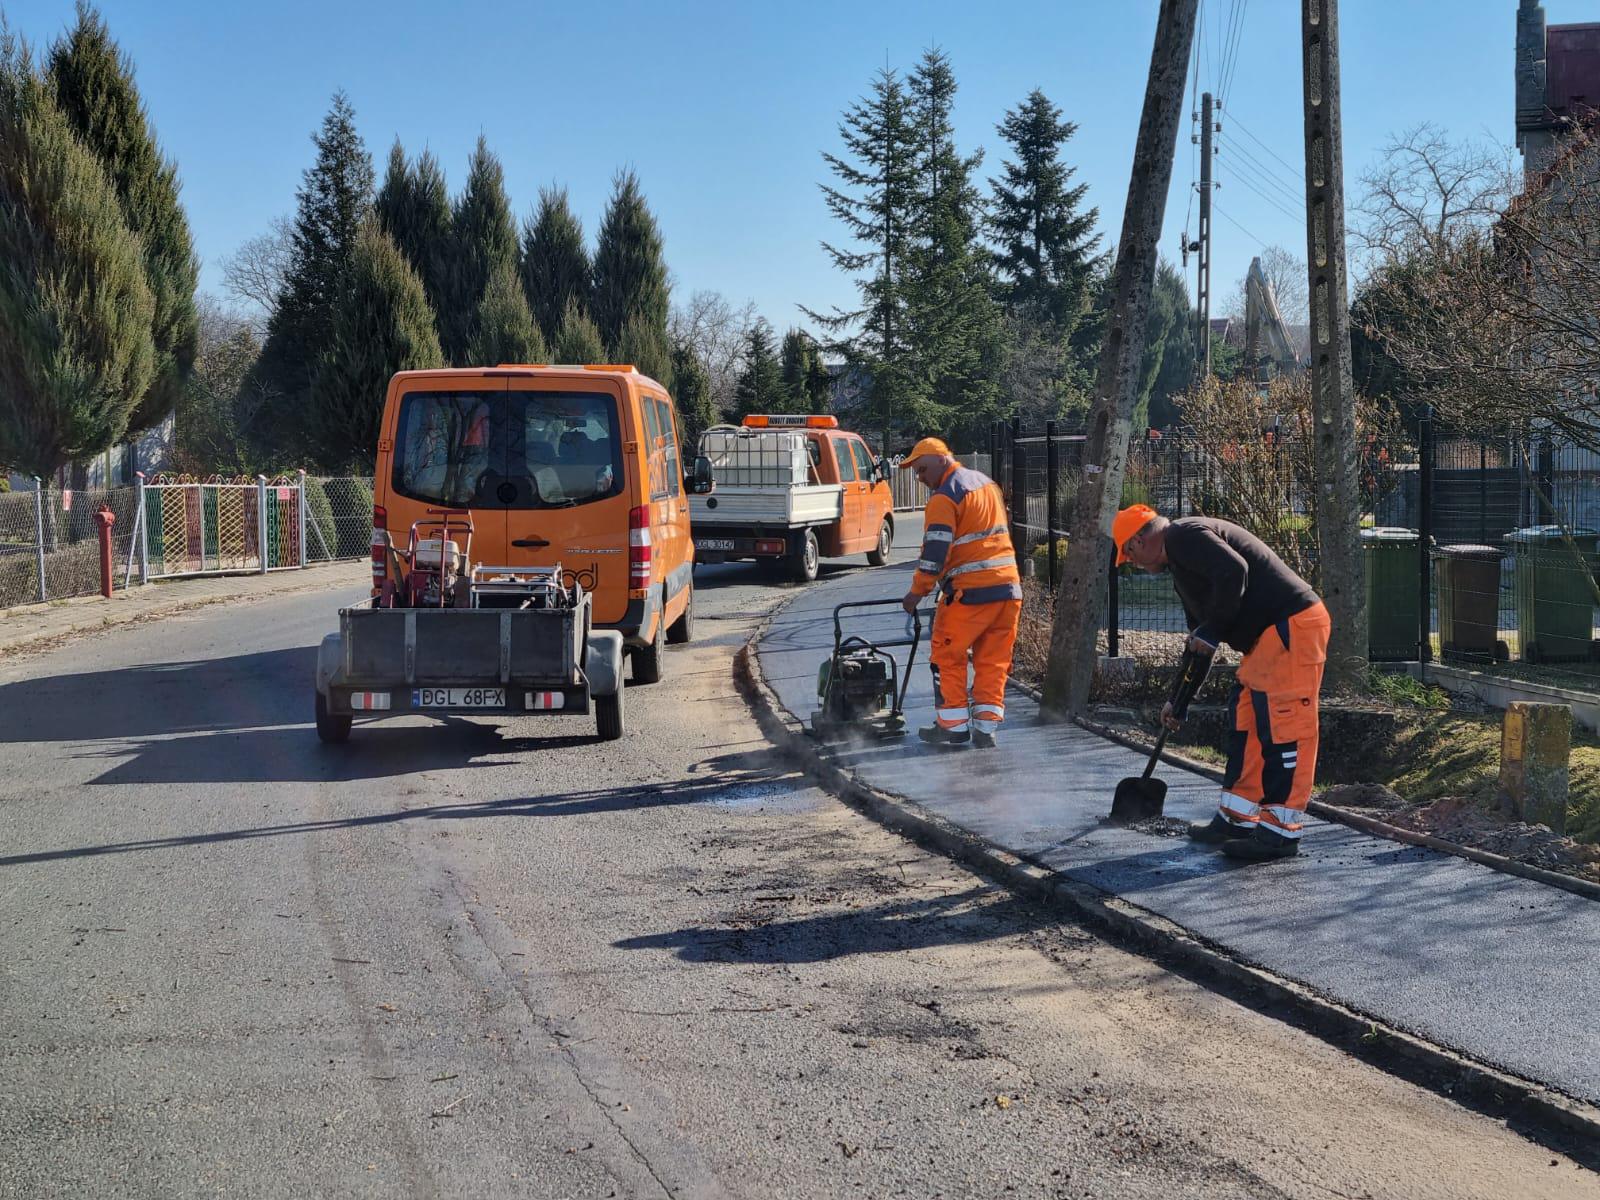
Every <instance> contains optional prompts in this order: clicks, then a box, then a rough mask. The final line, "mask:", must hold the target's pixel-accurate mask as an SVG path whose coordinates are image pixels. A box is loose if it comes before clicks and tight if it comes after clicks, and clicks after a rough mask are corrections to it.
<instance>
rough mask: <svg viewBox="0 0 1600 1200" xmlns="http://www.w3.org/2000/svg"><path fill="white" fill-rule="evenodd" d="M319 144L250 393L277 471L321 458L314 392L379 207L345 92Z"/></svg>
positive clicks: (260, 438) (260, 440)
mask: <svg viewBox="0 0 1600 1200" xmlns="http://www.w3.org/2000/svg"><path fill="white" fill-rule="evenodd" d="M312 143H313V144H314V145H315V146H316V148H317V160H316V162H315V163H314V164H312V166H310V167H309V168H307V169H306V172H305V176H304V178H303V180H302V181H301V184H300V189H299V191H298V192H297V193H296V197H297V200H298V209H297V211H296V214H295V222H294V260H293V262H292V263H291V264H290V267H289V274H288V278H287V279H286V280H285V283H284V289H283V294H282V295H281V296H280V297H279V298H278V306H277V307H276V308H275V309H274V310H273V312H272V316H271V318H270V319H269V320H268V323H267V339H266V345H265V346H264V347H263V348H262V351H261V358H260V360H259V361H258V362H257V364H256V370H255V371H254V372H253V374H252V376H251V380H250V383H249V384H248V385H247V389H246V390H247V391H250V392H252V393H253V394H255V395H258V396H260V397H262V400H261V404H260V405H259V407H258V408H257V410H256V413H255V415H254V416H253V417H252V419H251V423H250V429H249V436H250V437H251V438H252V440H254V441H255V442H256V444H257V447H258V451H259V454H260V456H261V457H263V458H265V459H266V460H267V461H269V462H271V463H274V464H275V465H287V464H288V462H289V460H290V459H291V458H294V457H305V458H308V459H313V460H314V459H318V458H320V457H321V456H320V454H319V453H318V452H317V448H316V446H315V444H314V440H313V438H314V434H313V426H314V425H316V422H314V421H313V420H312V418H311V416H310V408H311V404H312V397H311V386H312V384H313V382H314V381H315V379H316V375H317V371H318V368H319V364H321V363H322V361H323V359H324V358H325V356H326V354H327V352H328V348H329V346H330V345H331V343H332V338H333V319H334V312H335V310H336V309H337V308H338V306H339V304H340V301H341V300H342V299H343V296H344V289H345V287H346V283H347V280H348V278H349V274H350V263H351V258H352V256H353V255H354V253H355V246H356V241H357V239H358V237H359V235H360V231H361V228H362V225H363V223H364V221H365V219H366V217H367V215H368V213H369V212H370V211H371V208H372V159H371V157H370V156H369V155H368V154H367V148H366V144H365V143H364V142H363V141H362V140H361V135H360V134H359V133H358V132H356V127H355V110H354V109H353V108H351V106H350V101H349V98H348V97H346V96H345V94H344V93H343V92H336V93H334V97H333V105H332V107H331V108H329V110H328V115H327V116H326V117H325V118H323V122H322V128H321V129H320V130H319V131H318V132H317V133H316V134H315V135H314V136H313V137H312Z"/></svg>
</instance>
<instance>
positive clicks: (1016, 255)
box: [989, 88, 1101, 337]
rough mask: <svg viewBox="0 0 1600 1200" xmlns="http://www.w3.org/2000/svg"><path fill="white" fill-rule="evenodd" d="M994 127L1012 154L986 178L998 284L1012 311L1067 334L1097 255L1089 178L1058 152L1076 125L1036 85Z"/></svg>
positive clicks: (1084, 297) (1085, 299)
mask: <svg viewBox="0 0 1600 1200" xmlns="http://www.w3.org/2000/svg"><path fill="white" fill-rule="evenodd" d="M996 128H997V129H998V131H999V133H1000V136H1001V137H1002V138H1004V139H1005V141H1006V144H1007V146H1009V148H1010V151H1011V155H1012V161H1008V162H1005V163H1003V164H1002V165H1001V174H1000V178H998V179H991V180H990V181H989V185H990V187H991V189H992V190H993V202H992V209H991V213H990V218H989V226H990V230H991V231H992V233H993V236H994V240H995V244H996V249H995V255H994V259H995V269H996V272H997V275H998V279H997V285H998V286H997V291H998V293H999V295H1000V298H1001V300H1002V302H1003V303H1004V304H1005V305H1006V307H1007V309H1008V310H1009V311H1010V312H1011V313H1012V314H1013V315H1016V316H1020V317H1022V318H1024V319H1026V320H1028V321H1031V322H1033V323H1035V324H1037V325H1043V326H1047V327H1049V328H1051V329H1052V330H1054V331H1055V332H1056V333H1057V334H1058V335H1059V336H1062V337H1068V336H1070V335H1071V334H1072V331H1073V329H1074V328H1075V326H1076V325H1077V323H1078V320H1079V319H1080V317H1081V316H1082V314H1083V312H1084V310H1085V308H1086V307H1087V305H1088V303H1089V300H1090V292H1091V284H1092V282H1093V279H1094V276H1095V273H1096V271H1097V269H1098V266H1099V261H1100V257H1101V256H1100V254H1099V245H1100V235H1099V234H1098V233H1096V232H1095V224H1096V222H1098V220H1099V218H1100V213H1099V210H1098V209H1094V208H1090V209H1084V208H1083V207H1082V206H1083V200H1084V196H1085V194H1086V193H1087V192H1088V190H1089V189H1088V185H1087V184H1082V183H1080V184H1077V185H1074V184H1073V183H1072V177H1073V174H1074V169H1073V168H1072V167H1069V166H1067V165H1066V163H1065V162H1063V161H1062V158H1061V152H1062V149H1063V148H1064V147H1065V146H1066V144H1067V142H1068V141H1069V140H1070V139H1071V138H1072V135H1073V134H1075V133H1076V132H1077V130H1078V127H1077V125H1075V124H1074V123H1073V122H1071V121H1066V120H1063V119H1062V115H1061V110H1060V109H1059V108H1057V107H1056V106H1055V105H1054V104H1052V103H1051V102H1050V100H1049V98H1048V97H1046V96H1045V94H1044V92H1042V91H1040V90H1039V89H1038V88H1035V89H1034V90H1033V91H1032V92H1030V93H1028V96H1027V99H1025V100H1024V101H1023V102H1022V103H1021V104H1019V105H1018V106H1017V107H1016V108H1014V109H1011V110H1010V111H1009V112H1007V113H1006V115H1005V119H1004V120H1003V121H1001V122H1000V124H999V125H998V126H996Z"/></svg>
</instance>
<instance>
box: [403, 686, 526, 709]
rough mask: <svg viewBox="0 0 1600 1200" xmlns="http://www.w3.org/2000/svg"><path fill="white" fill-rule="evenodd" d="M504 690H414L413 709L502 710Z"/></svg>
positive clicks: (504, 703) (504, 698) (412, 697)
mask: <svg viewBox="0 0 1600 1200" xmlns="http://www.w3.org/2000/svg"><path fill="white" fill-rule="evenodd" d="M505 706H506V690H505V688H414V689H412V692H411V707H413V708H504V707H505Z"/></svg>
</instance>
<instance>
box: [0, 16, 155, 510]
mask: <svg viewBox="0 0 1600 1200" xmlns="http://www.w3.org/2000/svg"><path fill="white" fill-rule="evenodd" d="M51 91H52V89H51V88H49V86H48V85H47V83H46V81H45V80H44V79H43V78H42V77H41V75H40V73H39V71H38V69H37V67H36V66H35V64H34V62H33V61H32V59H31V57H30V56H29V55H28V53H27V51H26V50H25V49H24V48H22V47H20V46H19V45H18V44H17V43H16V41H15V40H14V39H13V38H12V37H11V35H10V34H9V33H8V32H5V31H3V30H0V462H4V463H6V464H7V465H8V466H11V467H13V468H15V469H17V470H19V471H24V472H27V473H29V474H33V475H37V476H39V477H40V478H41V479H44V480H46V481H48V480H49V479H50V477H51V476H52V475H53V474H54V473H55V471H56V470H57V469H58V468H60V467H62V466H64V465H65V464H67V463H69V462H71V461H73V460H75V459H82V458H87V457H89V456H90V455H93V454H97V453H99V452H100V451H102V450H105V449H107V448H108V447H110V446H112V445H114V444H115V443H116V442H117V441H118V440H120V439H121V438H122V437H123V435H124V434H125V433H126V432H127V429H128V421H129V418H130V416H131V415H132V413H133V412H134V409H135V406H136V405H137V404H138V403H139V401H140V400H141V399H142V398H143V397H144V396H145V395H146V393H147V391H148V389H149V387H150V382H151V380H152V378H153V377H154V373H155V363H156V350H155V341H154V335H153V332H152V331H153V325H154V320H155V298H154V296H153V295H152V294H151V290H150V285H149V282H148V276H147V272H146V269H145V264H144V254H143V249H144V248H143V246H142V244H141V242H140V239H139V237H138V235H137V234H135V233H134V232H133V230H132V229H131V228H130V227H129V225H128V222H127V220H126V219H125V218H124V216H123V207H122V202H121V200H120V198H119V196H118V193H117V188H116V186H115V185H114V184H113V183H112V181H111V180H110V178H109V177H108V176H107V174H106V171H105V168H104V167H103V166H102V164H101V162H100V161H99V159H98V158H96V156H95V155H94V154H93V153H92V152H91V151H90V150H89V149H88V148H87V147H86V146H85V144H84V143H83V141H81V140H80V139H79V137H78V136H77V134H76V133H75V131H74V129H73V126H72V123H71V122H70V121H69V120H68V119H67V117H66V116H65V115H64V114H63V113H62V112H61V110H60V109H59V108H57V107H56V104H55V101H54V99H53V96H52V95H51Z"/></svg>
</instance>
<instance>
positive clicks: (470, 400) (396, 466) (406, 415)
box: [385, 378, 515, 562]
mask: <svg viewBox="0 0 1600 1200" xmlns="http://www.w3.org/2000/svg"><path fill="white" fill-rule="evenodd" d="M504 393H505V383H504V381H503V380H500V379H480V378H465V379H462V380H460V381H457V380H452V379H445V380H431V379H428V380H419V381H417V382H416V383H415V384H414V385H413V386H412V388H411V389H410V390H408V391H405V392H402V393H401V395H400V397H399V411H398V413H397V415H396V417H395V424H394V450H393V454H392V465H391V468H390V471H389V475H388V479H387V480H386V481H385V482H386V483H387V485H388V487H387V492H388V495H387V496H386V497H385V502H386V506H387V508H388V510H389V532H390V534H391V535H393V537H394V539H395V544H396V546H397V547H398V548H399V549H401V550H404V549H405V546H406V540H407V536H408V533H409V531H410V527H411V524H412V522H414V521H421V520H427V519H429V517H428V513H429V510H430V509H441V508H443V509H465V508H470V509H471V510H472V539H473V540H472V558H473V560H474V561H475V562H485V561H492V560H493V559H494V558H495V557H496V556H498V555H499V554H500V553H501V548H502V547H503V546H504V545H505V542H506V518H505V512H504V509H505V504H506V498H507V497H511V498H513V499H514V498H515V487H514V485H513V486H507V481H506V479H505V470H504V461H505V452H504V446H503V441H502V437H501V434H500V426H501V424H502V420H503V417H502V411H501V410H502V408H503V399H502V397H503V396H504ZM461 540H464V539H461ZM462 548H463V549H465V546H463V547H462Z"/></svg>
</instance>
